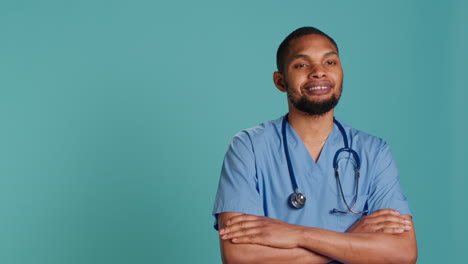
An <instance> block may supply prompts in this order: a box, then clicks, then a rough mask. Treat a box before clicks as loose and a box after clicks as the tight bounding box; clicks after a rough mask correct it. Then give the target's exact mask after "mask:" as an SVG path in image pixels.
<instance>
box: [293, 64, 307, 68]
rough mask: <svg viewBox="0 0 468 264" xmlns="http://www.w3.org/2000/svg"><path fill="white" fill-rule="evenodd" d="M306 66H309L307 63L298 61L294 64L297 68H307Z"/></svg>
mask: <svg viewBox="0 0 468 264" xmlns="http://www.w3.org/2000/svg"><path fill="white" fill-rule="evenodd" d="M305 67H307V64H305V63H298V64H295V65H294V68H295V69H300V68H305Z"/></svg>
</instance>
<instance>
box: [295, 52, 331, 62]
mask: <svg viewBox="0 0 468 264" xmlns="http://www.w3.org/2000/svg"><path fill="white" fill-rule="evenodd" d="M331 55H336V56H338V53H337V52H335V51H329V52H327V53H325V54H323V57H327V56H331ZM300 58H305V59H308V58H310V57H309V56H308V55H306V54H296V55H294V56H293V57H292V60H291V61H293V60H295V59H300Z"/></svg>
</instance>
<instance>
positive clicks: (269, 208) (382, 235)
mask: <svg viewBox="0 0 468 264" xmlns="http://www.w3.org/2000/svg"><path fill="white" fill-rule="evenodd" d="M277 67H278V71H277V72H275V73H274V74H273V81H274V83H275V86H276V87H277V88H278V89H279V90H280V91H282V92H285V93H286V94H287V98H288V106H289V111H288V114H286V115H285V116H282V117H280V118H279V119H277V120H273V121H268V122H264V123H262V124H260V125H259V126H257V127H254V128H250V129H247V130H243V131H241V132H240V133H238V134H237V135H236V136H235V137H234V138H233V140H232V141H231V144H230V146H229V149H228V151H227V153H226V156H225V159H224V163H223V168H222V172H221V177H220V182H219V187H218V192H217V195H216V199H215V205H214V209H213V215H214V216H215V228H216V229H218V233H219V236H220V243H221V252H222V257H223V262H224V263H250V264H252V263H308V264H310V263H328V262H336V263H340V262H342V263H399V264H401V263H415V262H416V259H417V246H416V238H415V232H414V226H413V222H412V217H411V213H410V211H409V207H408V204H407V201H406V198H405V196H404V195H403V194H402V191H401V188H400V183H399V174H398V170H397V168H396V165H395V162H394V160H393V157H392V154H391V152H390V149H389V147H388V145H387V144H386V143H385V142H384V141H383V140H382V139H380V138H377V137H374V136H371V135H368V134H366V133H363V132H361V131H359V130H356V129H354V128H352V127H350V126H348V125H346V124H344V123H342V122H340V121H338V120H336V119H335V118H334V107H335V106H336V104H337V103H338V101H339V99H340V97H341V93H342V89H343V85H342V83H343V70H342V67H341V63H340V58H339V52H338V46H337V45H336V43H335V41H334V40H333V39H332V38H331V37H329V36H328V35H326V34H325V33H323V32H322V31H320V30H318V29H316V28H313V27H303V28H299V29H297V30H295V31H294V32H292V33H291V34H290V35H289V36H287V37H286V39H285V40H284V41H283V42H282V43H281V45H280V46H279V48H278V52H277Z"/></svg>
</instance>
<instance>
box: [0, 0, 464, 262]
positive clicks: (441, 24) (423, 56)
mask: <svg viewBox="0 0 468 264" xmlns="http://www.w3.org/2000/svg"><path fill="white" fill-rule="evenodd" d="M467 18H468V6H467V2H466V1H463V0H452V1H422V0H418V1H370V0H367V1H290V2H287V1H214V0H213V1H208V0H203V1H172V2H169V1H167V2H165V1H149V0H133V1H124V0H114V1H103V0H93V1H90V0H82V1H58V0H55V1H54V0H44V1H31V0H16V1H11V0H2V1H1V2H0V34H1V35H0V263H9V264H19V263H22V264H23V263H35V264H42V263H48V264H49V263H69V264H74V263H116V264H117V263H220V257H219V250H218V238H217V235H216V233H215V232H214V230H213V228H212V222H213V218H212V216H211V209H212V203H213V199H214V195H215V192H216V187H217V184H218V177H219V171H220V166H221V162H222V159H223V155H224V152H225V150H226V148H227V145H228V143H229V140H230V138H231V137H232V136H233V135H234V134H235V133H236V132H238V131H240V130H241V129H244V128H247V127H251V126H254V125H256V124H258V123H260V122H262V121H264V120H270V119H276V118H278V117H279V116H280V115H282V114H284V113H285V112H286V99H285V96H284V94H282V93H280V92H278V91H277V90H276V88H275V87H274V86H273V83H272V81H271V76H272V72H273V71H274V70H275V53H276V49H277V46H278V45H279V43H280V42H281V41H282V40H283V38H284V37H285V36H286V35H287V34H289V32H291V31H292V30H294V29H295V28H297V27H300V26H304V25H313V26H316V27H318V28H320V29H322V30H324V31H325V32H327V33H328V34H330V35H331V36H332V37H334V38H335V40H336V41H337V43H338V44H339V46H340V52H341V58H342V63H343V65H344V71H345V83H344V89H345V90H344V94H343V97H342V100H341V102H340V105H339V106H338V108H337V114H336V115H337V116H338V117H339V118H340V119H341V120H343V121H345V122H346V123H349V124H351V125H353V126H354V127H356V128H359V129H361V130H363V131H366V132H368V133H371V134H374V135H377V136H379V137H382V138H384V139H386V140H387V141H388V142H389V144H390V145H391V146H392V150H393V152H394V155H395V158H396V160H397V162H398V165H399V168H400V170H401V184H402V187H403V189H404V191H405V193H406V195H407V197H408V199H409V201H410V205H411V208H412V211H413V213H414V221H415V225H416V230H417V238H418V245H419V255H420V256H419V261H418V263H450V262H456V263H460V262H462V261H463V259H464V258H463V256H462V253H466V244H467V235H468V234H467V228H466V224H465V223H466V219H467V217H468V210H467V209H468V208H467V205H466V201H467V194H466V189H467V181H466V178H467V176H466V165H465V164H466V157H467V153H466V149H467V147H468V144H467V140H466V138H467V136H466V135H467V134H468V124H467V117H466V114H468V109H467V106H466V103H465V100H466V98H467V88H468V85H467V81H466V78H465V77H466V75H467V73H468V72H467V70H468V67H467V66H466V65H467V64H466V61H467V60H468V52H467V47H468V31H467V26H468V20H467ZM463 251H465V252H463Z"/></svg>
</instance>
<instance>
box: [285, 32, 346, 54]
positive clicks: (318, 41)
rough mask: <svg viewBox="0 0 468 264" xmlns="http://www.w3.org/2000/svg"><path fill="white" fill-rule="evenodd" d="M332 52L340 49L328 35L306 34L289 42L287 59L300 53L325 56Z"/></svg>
mask: <svg viewBox="0 0 468 264" xmlns="http://www.w3.org/2000/svg"><path fill="white" fill-rule="evenodd" d="M330 52H335V53H337V54H338V51H337V49H336V47H335V45H333V43H332V42H331V41H330V40H329V39H328V38H326V37H324V36H321V35H316V34H313V35H305V36H302V37H299V38H297V39H293V40H292V41H291V42H290V43H289V47H288V53H287V54H288V55H287V58H288V59H287V60H290V59H291V58H292V57H294V56H296V55H298V54H306V55H309V56H314V57H315V56H323V55H325V54H329V53H330Z"/></svg>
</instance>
